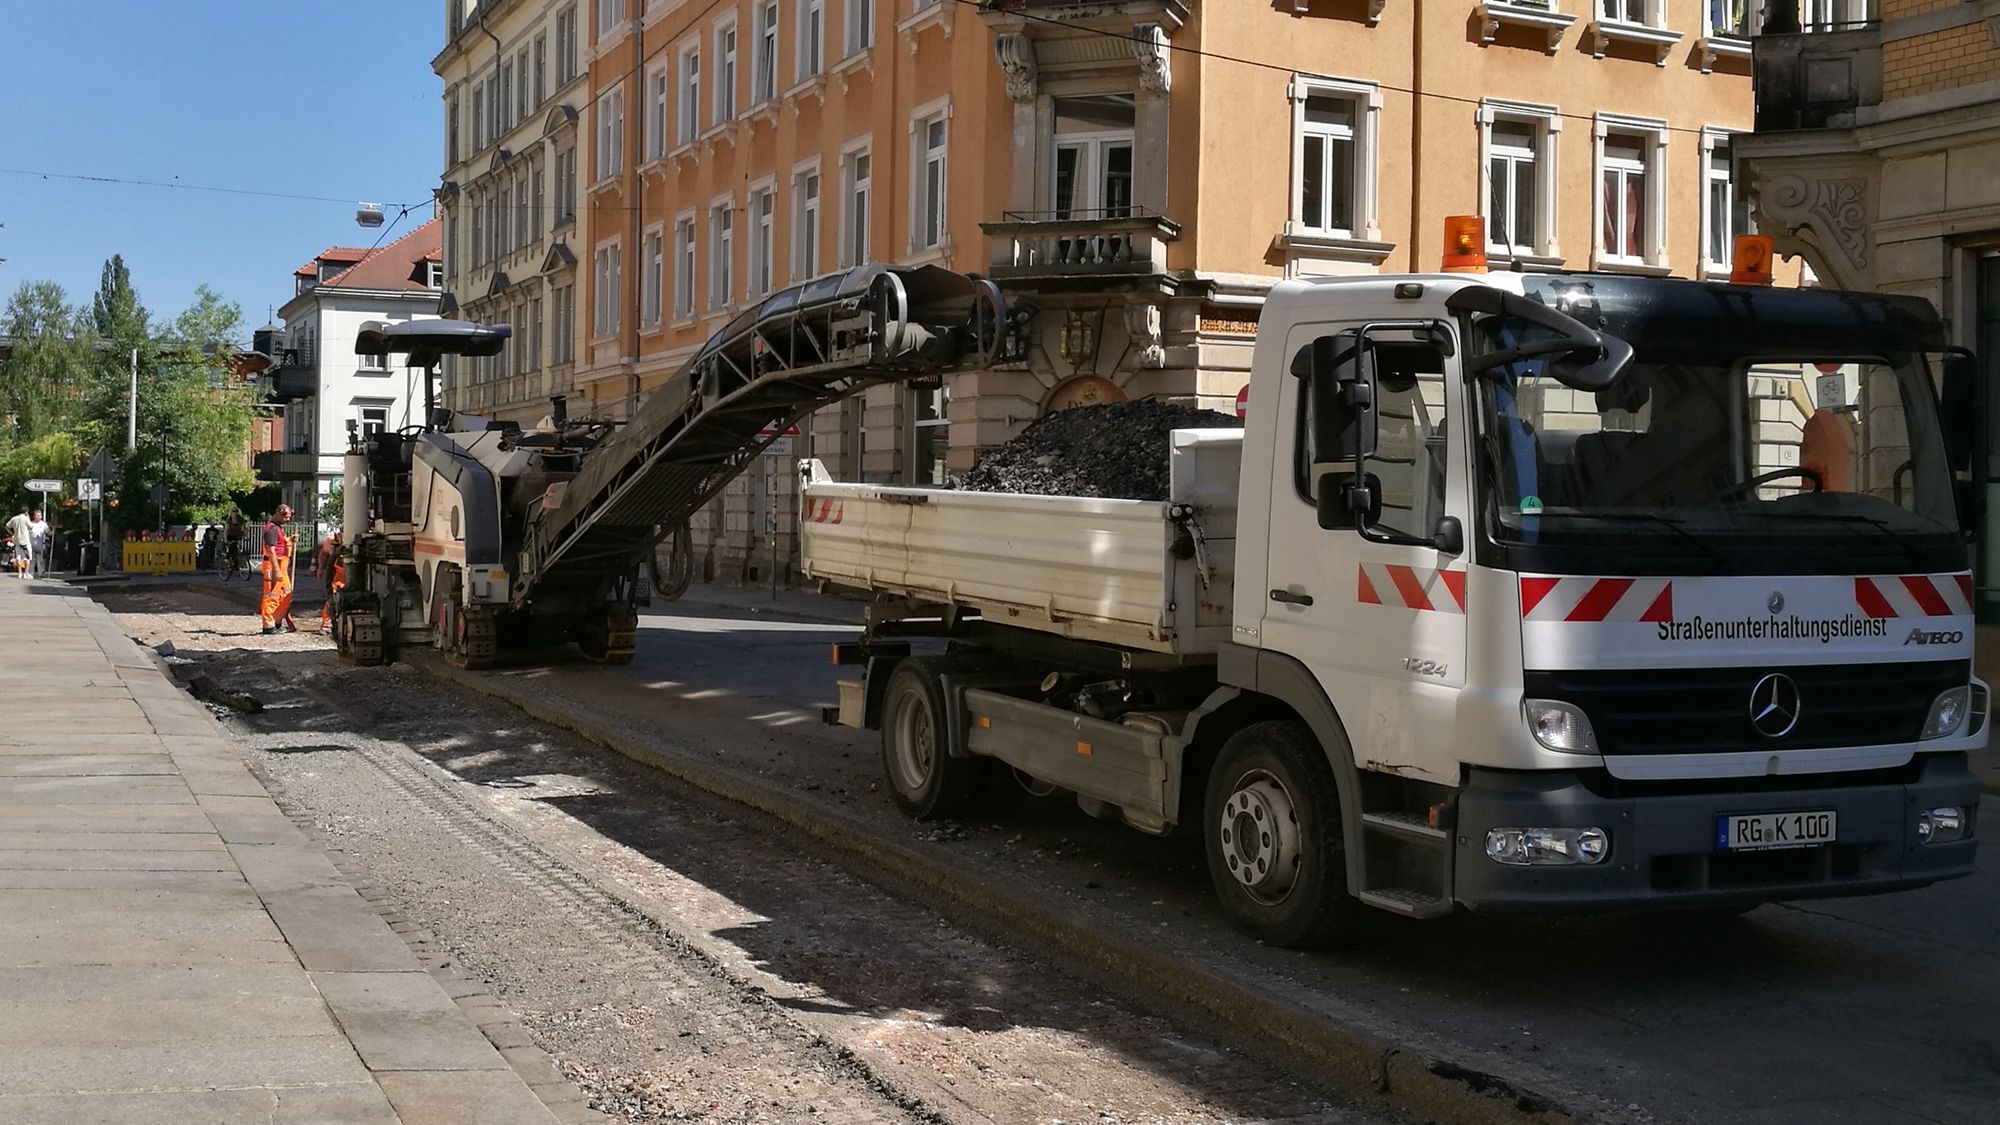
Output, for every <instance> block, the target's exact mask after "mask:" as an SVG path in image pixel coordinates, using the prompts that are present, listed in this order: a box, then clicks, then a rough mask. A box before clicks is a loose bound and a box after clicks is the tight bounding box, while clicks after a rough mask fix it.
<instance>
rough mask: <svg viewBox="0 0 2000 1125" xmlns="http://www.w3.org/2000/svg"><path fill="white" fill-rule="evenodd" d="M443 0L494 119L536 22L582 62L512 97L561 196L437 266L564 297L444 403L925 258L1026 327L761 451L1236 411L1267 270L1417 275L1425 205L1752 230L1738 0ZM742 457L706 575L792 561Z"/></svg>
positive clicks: (1709, 263)
mask: <svg viewBox="0 0 2000 1125" xmlns="http://www.w3.org/2000/svg"><path fill="white" fill-rule="evenodd" d="M448 5H449V6H448V8H447V25H448V26H447V33H448V36H449V45H448V46H447V48H446V49H445V51H444V52H443V53H442V54H440V55H439V57H438V59H437V60H436V62H435V64H434V65H435V66H436V69H437V70H438V72H439V74H440V75H441V76H443V77H444V78H445V81H446V101H447V110H448V112H452V107H454V106H456V107H457V110H456V112H457V113H459V114H461V115H462V114H466V113H469V112H470V109H469V108H468V107H469V106H470V105H471V103H472V101H473V99H474V97H475V95H479V101H480V103H481V104H482V105H483V106H484V107H485V110H484V112H485V113H486V114H487V116H488V118H489V119H490V118H491V115H492V113H493V109H492V106H493V95H492V94H490V93H483V92H482V90H481V85H482V83H487V82H491V81H492V79H491V78H489V77H487V75H489V74H491V73H495V72H497V71H498V69H499V68H500V65H501V62H502V60H506V59H515V60H517V62H516V65H525V66H526V67H528V68H529V70H530V71H532V70H533V69H534V67H535V62H534V59H535V57H536V56H535V48H534V47H533V46H532V43H533V41H534V38H535V37H536V36H538V35H552V34H553V32H552V31H551V30H550V29H552V28H554V27H555V25H556V24H557V22H558V21H563V20H567V21H569V25H570V26H573V27H574V28H575V30H574V32H573V33H572V34H571V35H570V36H568V37H567V38H565V40H564V45H565V46H568V47H573V48H574V50H575V52H576V62H575V66H576V70H577V74H578V79H577V81H576V82H575V83H574V84H572V85H566V86H564V87H563V88H562V90H561V94H560V97H559V98H558V97H557V96H556V95H550V96H549V97H548V99H547V101H546V103H538V104H535V105H532V106H528V107H525V112H520V113H519V115H518V116H519V119H520V121H521V124H519V125H518V126H515V128H517V129H520V130H521V131H522V132H521V134H520V135H519V136H518V137H514V138H513V143H514V144H515V149H514V150H513V151H512V152H511V153H510V155H509V160H508V162H509V163H510V164H511V163H512V162H516V161H520V160H522V159H524V155H523V154H526V158H527V159H529V160H540V161H541V162H540V163H538V164H534V165H532V167H536V168H541V169H542V171H541V173H540V174H541V175H543V176H554V175H557V174H561V173H562V172H563V170H565V169H571V168H573V175H574V179H575V183H574V186H573V187H566V186H564V185H559V184H553V183H551V184H547V185H544V186H543V187H540V188H537V187H535V186H534V185H532V184H530V185H528V186H526V187H525V188H521V187H517V188H515V189H513V190H514V192H515V193H516V194H515V195H514V197H513V198H514V203H513V206H514V207H515V209H516V211H517V212H518V211H519V210H520V209H521V204H520V203H519V202H518V199H519V196H518V193H519V192H521V191H526V192H527V193H528V195H529V198H530V199H531V200H540V199H544V198H547V199H555V198H558V197H560V198H562V199H565V200H567V199H571V198H573V199H574V201H575V202H574V207H573V214H571V213H569V212H560V213H557V212H555V211H551V212H543V211H540V210H535V208H536V206H537V205H535V204H530V205H529V208H530V210H532V211H534V217H533V218H532V219H531V220H530V222H531V225H532V228H533V229H532V231H530V232H522V231H519V230H510V231H509V232H508V235H507V236H508V238H509V239H511V240H512V241H513V242H515V243H518V244H519V245H518V246H517V247H516V248H515V249H512V250H504V251H500V252H499V253H498V254H496V253H495V252H494V249H493V247H492V246H490V245H489V246H487V247H486V248H485V250H484V251H481V250H479V249H476V248H470V247H468V246H467V245H466V244H463V243H461V246H460V250H459V251H458V252H457V253H455V254H454V253H451V252H448V257H450V258H451V260H452V261H454V262H459V261H463V262H465V263H477V262H480V261H482V260H485V261H489V262H490V261H492V260H494V259H496V258H498V259H499V260H501V261H503V262H505V261H512V262H515V263H517V264H516V266H515V272H513V273H510V274H509V275H508V277H507V279H506V286H505V287H504V288H503V289H502V290H501V291H500V293H499V294H497V295H496V294H493V293H492V290H493V286H494V272H495V268H496V267H494V266H491V265H470V264H469V265H468V266H467V268H465V269H462V270H457V271H453V272H450V273H448V276H447V288H448V289H450V290H451V291H452V293H453V294H454V296H455V299H456V301H457V302H458V305H459V307H460V309H461V315H469V314H470V313H471V312H477V311H480V310H482V309H485V308H491V307H495V306H494V305H493V302H495V301H496V300H497V301H500V302H502V303H503V304H505V308H506V310H507V311H508V313H509V315H521V314H520V313H519V312H516V311H514V310H517V309H520V308H522V307H524V306H525V307H526V308H527V310H528V312H529V314H530V315H533V314H534V310H535V308H536V306H535V304H534V301H535V300H537V299H539V300H540V301H541V302H542V304H541V305H540V308H541V310H542V311H541V313H540V316H541V317H542V318H543V319H544V320H546V319H547V318H548V317H549V316H550V315H552V310H554V309H555V308H556V307H557V305H558V304H561V306H562V308H563V309H564V310H565V311H566V312H567V315H568V324H567V326H566V327H562V328H558V327H555V326H553V325H545V324H539V323H538V324H537V325H535V326H531V328H530V331H529V332H528V333H527V334H526V335H527V336H528V337H529V338H530V340H531V341H532V342H531V343H530V344H529V345H527V346H529V347H531V348H534V349H536V350H537V352H538V353H539V354H538V356H537V357H536V358H535V359H533V360H530V361H528V364H527V365H526V366H523V364H522V363H521V362H518V361H517V362H515V363H511V364H510V363H509V362H508V361H507V360H506V359H505V358H504V357H503V358H502V359H501V360H499V361H497V363H496V364H495V365H490V370H485V371H478V372H474V371H465V372H455V373H454V375H453V377H452V383H451V386H452V390H451V394H452V396H453V401H454V402H456V403H459V404H462V405H463V406H466V407H470V408H473V409H479V410H483V411H486V412H489V413H493V414H497V415H500V416H503V417H510V418H515V419H517V420H520V421H523V422H524V423H532V422H533V421H534V420H536V419H538V418H539V417H540V416H541V415H542V414H543V413H546V411H547V403H546V401H545V399H546V396H547V395H549V394H554V393H563V394H568V395H570V396H571V400H570V403H569V409H570V412H571V413H572V414H577V413H597V414H601V415H608V416H612V417H621V416H624V415H626V414H628V413H629V412H630V411H631V410H632V409H634V407H635V406H636V404H637V403H638V402H639V401H640V400H641V399H642V398H643V396H645V395H646V394H647V393H648V392H650V391H651V390H653V389H654V388H656V387H658V386H660V385H661V384H662V383H663V382H665V381H666V380H667V379H669V378H671V377H672V376H673V374H674V372H675V371H676V370H677V368H678V367H679V365H680V363H681V362H682V361H683V360H685V358H686V357H687V356H688V355H689V354H691V353H692V351H693V350H694V349H695V348H697V347H698V346H699V345H700V343H701V342H702V341H703V340H705V339H706V338H707V337H708V335H709V334H710V333H711V332H712V331H714V330H715V329H716V328H717V327H719V326H720V325H721V324H722V323H724V322H726V320H727V319H728V318H729V316H731V315H732V314H733V312H735V311H740V310H741V309H742V308H744V307H745V306H746V304H747V303H750V302H754V301H756V300H757V299H759V298H760V297H761V296H762V295H763V294H765V293H767V292H770V291H772V290H774V289H779V288H783V287H785V286H788V285H791V284H795V283H797V282H800V281H804V280H806V279H808V278H810V277H813V276H816V275H819V274H822V273H825V272H828V271H832V270H836V269H839V268H842V267H844V266H847V265H851V264H854V263H856V262H858V261H863V260H874V261H885V262H898V263H926V262H930V263H937V264H940V265H943V266H946V267H948V268H951V269H955V270H960V271H964V272H975V273H981V274H986V275H988V276H991V277H992V278H993V279H994V280H995V281H996V282H997V283H999V284H1000V286H1001V287H1002V290H1003V291H1004V292H1005V293H1006V294H1007V296H1008V298H1009V299H1010V300H1011V301H1014V302H1016V303H1025V304H1029V305H1032V306H1033V307H1034V309H1035V310H1036V312H1035V317H1034V321H1033V324H1032V329H1031V331H1032V333H1033V337H1034V342H1035V346H1034V347H1033V348H1031V349H1030V355H1029V358H1028V359H1027V360H1026V361H1025V362H1022V363H1018V364H1014V365H1010V366H1008V367H1005V368H1002V369H996V370H989V371H976V372H969V373H965V374H962V375H959V376H956V377H954V378H953V379H952V380H951V381H950V383H949V385H948V386H947V387H945V388H943V389H942V390H927V391H911V390H902V389H896V388H887V387H884V388H877V389H875V390H873V391H870V392H868V393H867V394H866V395H864V396H863V397H862V398H860V399H858V400H854V401H850V402H848V403H845V404H842V405H840V406H836V407H833V408H829V409H828V410H827V411H825V412H823V414H822V415H821V416H820V417H817V418H815V419H813V420H811V422H810V424H809V425H807V426H805V427H804V428H803V429H804V432H802V433H801V434H799V435H798V436H797V437H796V438H795V439H793V440H791V441H790V442H786V443H781V444H780V447H779V448H785V449H788V450H789V452H790V453H792V454H798V455H808V454H809V455H811V456H815V457H818V458H820V459H822V460H823V461H825V462H826V463H827V465H828V467H829V468H830V469H831V470H832V471H833V472H834V473H835V474H836V475H838V476H841V477H846V478H850V479H872V480H884V481H903V482H911V483H926V482H932V481H936V480H938V479H940V478H942V477H943V476H945V475H947V474H949V473H953V472H959V471H963V470H964V469H965V468H966V467H968V466H969V465H970V464H971V461H972V459H973V458H974V457H975V456H976V455H977V454H978V452H979V451H980V450H982V449H985V448H989V447H991V446H992V445H994V444H997V443H999V442H1001V441H1004V440H1006V439H1007V438H1008V437H1011V436H1012V435H1013V434H1015V433H1018V432H1019V431H1020V429H1021V428H1022V427H1023V426H1025V425H1026V424H1027V423H1028V422H1030V421H1032V420H1033V419H1034V418H1035V417H1038V416H1039V415H1040V414H1042V413H1044V412H1046V411H1048V410H1051V409H1059V408H1062V407H1065V406H1069V405H1074V404H1077V403H1084V402H1093V401H1105V400H1113V399H1121V398H1140V397H1161V398H1169V399H1174V400H1179V401H1185V402H1194V403H1199V404H1201V405H1204V406H1209V407H1213V408H1216V409H1222V410H1228V409H1230V408H1231V405H1232V404H1233V402H1234V401H1235V398H1236V395H1237V392H1238V391H1239V390H1240V389H1241V388H1242V386H1243V385H1244V382H1245V379H1246V375H1247V370H1248V365H1249V358H1250V351H1251V344H1252V341H1253V338H1254V332H1255V325H1256V320H1257V315H1258V310H1259V307H1260V306H1261V303H1262V299H1263V294H1264V293H1265V292H1266V291H1267V290H1268V288H1269V287H1270V285H1271V284H1272V283H1273V282H1275V281H1277V280H1280V279H1282V278H1285V277H1287V276H1302V275H1313V274H1327V273H1354V272H1377V271H1381V272H1401V271H1411V270H1432V269H1436V268H1437V267H1438V265H1439V258H1440V255H1441V254H1442V251H1443V231H1444V221H1445V218H1446V216H1449V215H1457V214H1474V213H1476V214H1483V215H1485V216H1486V219H1487V224H1486V225H1487V232H1488V243H1489V245H1488V247H1487V251H1488V255H1489V258H1490V259H1491V260H1492V261H1493V262H1494V263H1495V265H1496V268H1520V269H1613V270H1626V271H1632V272H1641V273H1655V274H1666V273H1671V274H1676V275H1680V276H1717V275H1726V273H1727V268H1728V265H1727V257H1728V246H1729V244H1730V239H1731V237H1732V236H1733V235H1734V234H1736V233H1743V232H1744V231H1745V229H1746V219H1745V215H1746V213H1747V206H1746V203H1745V201H1744V200H1743V199H1742V198H1741V197H1740V196H1739V195H1738V194H1737V192H1736V191H1735V187H1734V179H1735V178H1734V169H1733V162H1732V159H1731V152H1730V137H1731V136H1732V135H1733V134H1734V133H1736V132H1738V131H1742V130H1747V129H1748V128H1749V126H1750V119H1751V92H1750V78H1749V73H1750V46H1749V40H1748V33H1749V19H1748V17H1747V15H1746V13H1745V11H1744V10H1743V0H1544V2H1533V0H1488V2H1486V3H1478V2H1470V0H1460V2H1453V3H1440V2H1439V0H1257V2H1253V0H1213V2H1202V0H1193V2H1183V0H1107V2H1100V3H1052V2H1043V0H997V2H989V3H983V4H982V3H976V2H973V0H927V2H917V0H711V2H708V3H702V2H698V0H679V2H674V0H664V2H653V3H648V2H647V0H575V2H574V3H564V4H554V3H546V2H532V0H486V2H485V3H484V4H483V5H480V4H477V3H474V2H473V0H448ZM482 8H483V10H482ZM482 28H483V29H485V30H488V31H492V32H494V34H493V35H490V36H489V35H482V34H481V30H482ZM496 38H497V39H498V40H499V43H498V44H497V45H496V44H495V42H494V39H496ZM570 39H573V40H574V42H573V43H570V42H569V40H570ZM551 42H552V43H553V39H551ZM519 43H526V44H529V46H528V53H527V54H526V55H522V54H521V48H520V47H519V46H517V44H519ZM523 58H525V59H526V60H527V61H526V62H525V63H520V62H518V60H520V59H523ZM549 67H550V69H551V71H552V72H553V70H554V67H555V63H554V62H551V63H550V64H549ZM530 81H532V79H530ZM501 96H502V97H503V98H505V99H506V105H507V107H508V112H509V113H510V114H513V113H515V111H521V110H524V106H523V104H522V103H523V94H522V93H521V91H520V90H519V88H518V87H515V88H514V89H512V90H511V91H510V90H506V89H503V90H501ZM486 124H487V126H489V127H488V128H486V129H485V130H484V134H483V135H491V136H497V137H498V138H499V139H498V140H497V141H492V142H489V144H488V145H487V146H485V147H483V148H480V149H474V148H473V147H471V146H470V144H469V143H466V142H465V141H464V140H463V136H464V134H465V133H466V131H467V127H466V126H465V124H464V123H463V121H462V120H461V122H460V124H459V125H458V127H457V128H458V134H459V135H461V143H460V144H459V145H458V146H457V148H456V149H455V150H454V151H453V152H451V153H448V154H447V155H448V161H447V164H448V168H447V173H446V176H445V179H446V180H447V183H448V185H449V187H450V189H451V190H450V192H449V193H448V195H449V198H446V199H445V200H444V202H445V203H446V206H447V213H448V214H454V215H455V216H456V218H455V220H454V221H453V224H452V225H454V226H455V227H456V229H457V230H458V231H459V237H460V238H461V239H463V238H470V237H471V234H470V232H471V231H472V228H473V227H474V225H475V223H474V216H473V211H474V210H476V209H477V208H478V207H480V206H488V207H491V206H495V205H497V199H496V198H495V197H494V196H492V195H491V194H490V193H489V192H487V191H485V190H484V189H483V188H482V187H481V185H482V184H485V183H486V182H488V181H489V180H491V179H492V178H493V177H494V176H496V175H501V174H504V169H502V170H500V171H496V169H495V167H494V164H493V159H494V157H493V152H494V150H495V149H496V148H504V147H505V146H506V145H507V144H508V143H509V140H510V137H509V135H508V134H507V128H508V127H507V126H506V125H505V124H503V123H496V122H493V121H491V120H488V121H487V123H486ZM530 134H532V136H530ZM538 152H539V153H545V154H546V157H545V158H543V157H538V156H537V155H536V154H537V153H538ZM564 152H573V154H574V155H573V157H570V158H565V157H563V156H562V154H563V153H564ZM479 201H483V203H482V202H479ZM477 225H478V227H479V229H480V232H481V234H482V236H483V237H484V238H486V239H487V240H488V241H489V243H490V242H491V240H492V239H493V238H494V233H493V232H494V224H493V222H491V221H489V220H481V221H479V222H478V224H477ZM524 239H525V240H526V241H523V240H524ZM530 267H532V268H530ZM461 283H462V287H461ZM523 287H526V288H525V289H523ZM559 290H567V291H569V292H568V296H567V297H565V298H564V299H563V300H562V301H560V302H559V301H558V300H557V299H556V297H555V294H556V293H557V292H558V291H559ZM509 293H513V294H514V296H513V297H511V298H509V297H508V296H507V294H509ZM524 294H526V296H524ZM481 301H484V302H487V304H485V305H481V304H479V302H481ZM508 302H511V303H508ZM522 336H523V333H521V332H519V331H517V334H516V340H517V341H519V340H521V339H522ZM557 338H563V339H567V340H569V341H570V342H571V343H572V345H573V346H572V347H571V348H569V349H568V350H566V351H563V352H561V353H558V352H557V351H556V350H555V348H554V347H553V345H552V343H551V341H552V340H555V339H557ZM558 354H560V355H561V356H562V357H563V359H562V361H561V362H555V357H556V356H557V355H558ZM759 462H760V463H759V464H758V465H757V466H755V467H753V470H752V472H751V473H749V474H748V475H747V476H746V478H745V479H744V480H742V481H740V482H739V483H738V484H737V485H736V486H733V487H732V489H731V492H730V494H729V495H728V496H725V497H724V498H723V499H722V500H719V501H718V502H717V503H716V504H715V505H714V506H713V508H712V510H711V511H710V512H708V513H705V515H704V518H703V519H701V520H700V521H698V524H697V528H696V531H697V541H698V544H700V545H701V550H702V551H703V554H704V559H705V562H706V564H707V565H706V569H707V570H708V571H709V573H711V574H712V575H714V576H717V577H728V578H747V577H759V578H762V577H766V576H768V575H767V572H768V570H769V569H770V568H772V567H773V566H775V567H776V569H778V570H779V571H780V572H783V571H785V570H786V569H787V567H788V561H787V560H788V558H789V553H790V541H789V534H788V531H787V529H788V527H789V525H790V523H791V519H792V511H793V509H792V507H791V500H790V496H791V493H792V483H791V477H792V475H793V474H792V473H791V471H790V468H789V466H790V463H791V461H790V459H789V458H781V457H766V458H760V459H759ZM774 536H775V538H776V540H777V542H776V543H773V542H772V539H773V537H774ZM774 547H775V548H776V549H775V551H774V550H773V548H774ZM774 560H775V562H774Z"/></svg>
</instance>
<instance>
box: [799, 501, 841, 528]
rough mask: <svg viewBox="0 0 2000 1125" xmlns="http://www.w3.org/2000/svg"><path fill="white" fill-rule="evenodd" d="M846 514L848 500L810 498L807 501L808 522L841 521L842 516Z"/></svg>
mask: <svg viewBox="0 0 2000 1125" xmlns="http://www.w3.org/2000/svg"><path fill="white" fill-rule="evenodd" d="M846 514H847V502H846V501H845V500H831V499H828V500H812V499H808V500H807V501H806V522H807V523H839V522H840V519H841V517H842V516H844V515H846Z"/></svg>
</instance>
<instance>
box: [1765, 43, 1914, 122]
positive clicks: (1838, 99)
mask: <svg viewBox="0 0 2000 1125" xmlns="http://www.w3.org/2000/svg"><path fill="white" fill-rule="evenodd" d="M1751 50H1752V55H1751V59H1752V63H1751V65H1752V67H1753V71H1752V73H1753V75H1754V89H1755V90H1756V92H1757V110H1756V129H1757V132H1759V133H1775V132H1786V131H1790V130H1796V129H1851V128H1853V127H1854V125H1855V124H1856V122H1857V115H1858V114H1859V111H1861V110H1863V109H1867V108H1869V107H1872V106H1876V105H1880V104H1881V102H1882V36H1881V31H1880V29H1879V28H1878V27H1877V26H1875V25H1873V24H1866V23H1863V24H1856V25H1848V26H1844V27H1840V28H1838V29H1827V30H1807V31H1794V32H1790V33H1785V32H1774V31H1772V30H1771V29H1770V25H1769V24H1768V23H1767V24H1766V25H1765V30H1764V33H1763V34H1762V35H1759V36H1757V37H1756V38H1755V39H1753V40H1751Z"/></svg>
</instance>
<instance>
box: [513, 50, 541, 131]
mask: <svg viewBox="0 0 2000 1125" xmlns="http://www.w3.org/2000/svg"><path fill="white" fill-rule="evenodd" d="M528 66H529V63H528V45H527V44H526V43H523V44H521V48H520V50H518V51H516V52H514V120H516V121H525V120H527V117H528V114H529V113H531V112H533V111H534V108H535V106H536V105H537V104H538V103H535V102H531V101H529V100H528V96H529V94H530V93H532V90H531V89H530V84H529V82H528V74H529V70H528Z"/></svg>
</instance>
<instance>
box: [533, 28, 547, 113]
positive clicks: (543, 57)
mask: <svg viewBox="0 0 2000 1125" xmlns="http://www.w3.org/2000/svg"><path fill="white" fill-rule="evenodd" d="M548 100H549V37H548V36H547V35H546V34H543V35H537V36H535V107H536V108H537V109H539V108H541V105H542V103H543V102H545V101H548Z"/></svg>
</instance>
